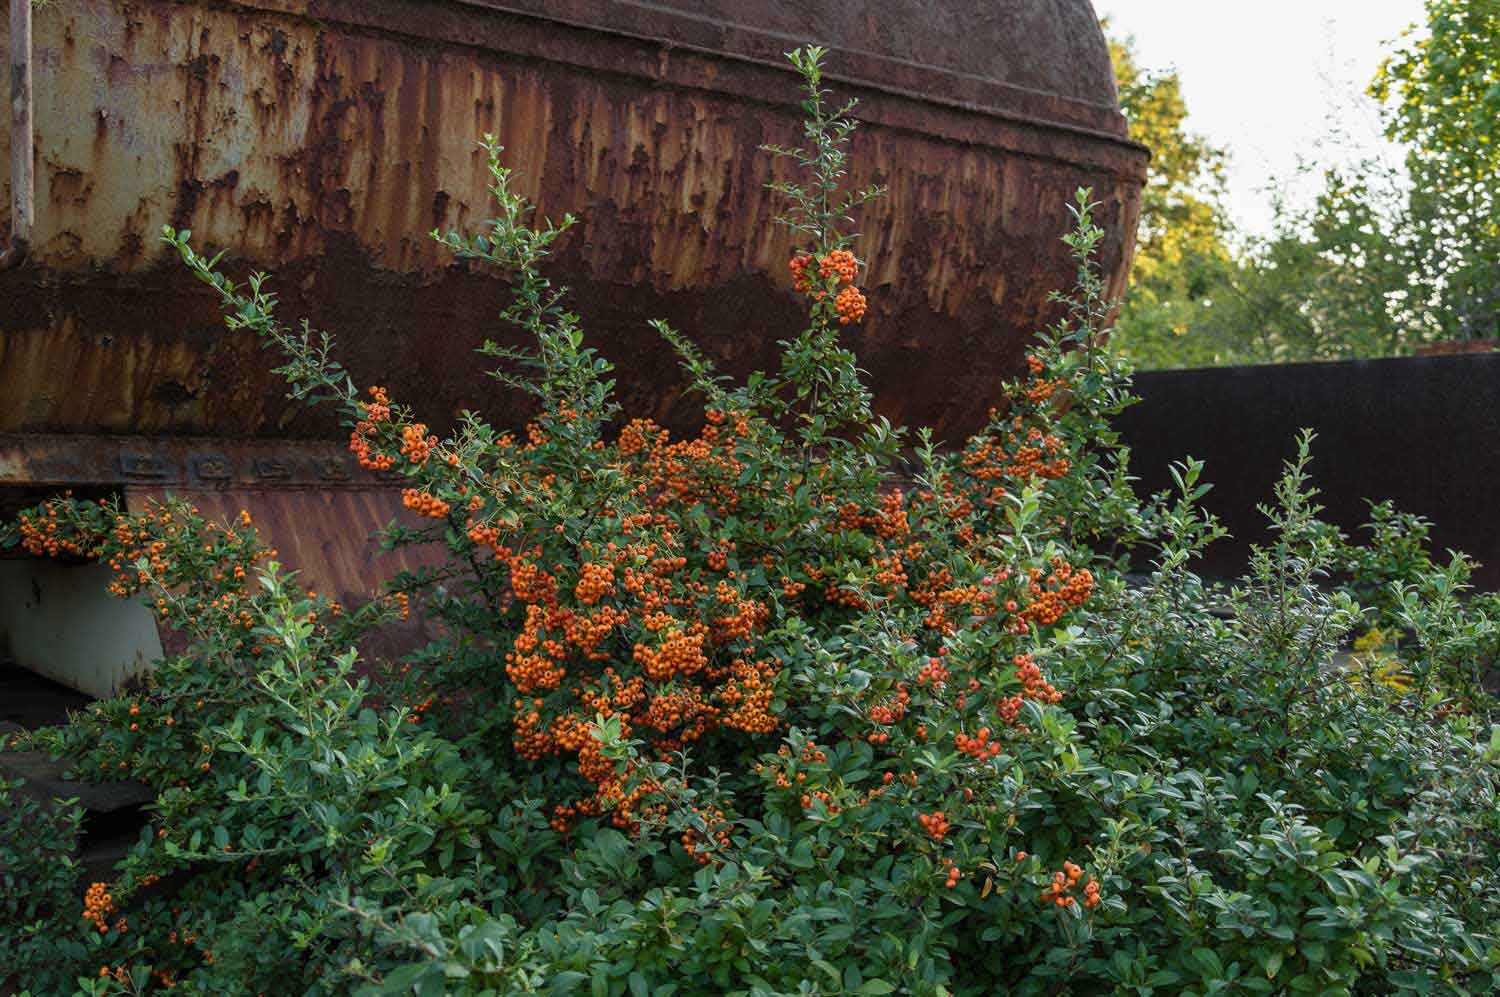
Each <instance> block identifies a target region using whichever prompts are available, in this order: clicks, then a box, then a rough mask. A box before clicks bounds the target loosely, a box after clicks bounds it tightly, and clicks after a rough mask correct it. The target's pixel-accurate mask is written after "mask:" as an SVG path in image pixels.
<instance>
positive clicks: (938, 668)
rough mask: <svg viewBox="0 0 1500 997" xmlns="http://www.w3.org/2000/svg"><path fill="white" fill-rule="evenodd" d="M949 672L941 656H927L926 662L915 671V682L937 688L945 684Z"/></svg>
mask: <svg viewBox="0 0 1500 997" xmlns="http://www.w3.org/2000/svg"><path fill="white" fill-rule="evenodd" d="M950 674H951V673H950V672H949V671H948V666H947V665H945V664H943V659H942V658H928V659H927V664H925V665H923V666H922V668H921V670H920V671H918V672H917V684H918V685H930V686H932V687H933V688H934V689H938V688H941V687H942V686H944V685H946V684H947V682H948V679H949V677H950Z"/></svg>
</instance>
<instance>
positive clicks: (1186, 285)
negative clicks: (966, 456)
mask: <svg viewBox="0 0 1500 997" xmlns="http://www.w3.org/2000/svg"><path fill="white" fill-rule="evenodd" d="M1109 27H1110V26H1109V22H1108V21H1106V22H1105V31H1106V34H1109ZM1109 51H1110V57H1111V59H1112V61H1113V62H1114V67H1115V77H1116V81H1117V85H1118V87H1119V92H1120V107H1121V109H1122V110H1123V111H1124V113H1125V117H1126V118H1127V119H1128V120H1129V122H1130V131H1131V137H1132V138H1134V139H1135V140H1136V141H1139V142H1142V143H1144V144H1145V145H1146V146H1148V147H1150V149H1151V167H1150V172H1149V173H1148V175H1147V181H1146V188H1145V190H1144V191H1143V192H1142V195H1141V222H1140V228H1139V229H1138V231H1137V235H1136V252H1135V264H1134V268H1133V270H1132V272H1131V274H1132V275H1131V293H1130V295H1129V297H1128V298H1127V300H1126V301H1125V303H1124V305H1123V306H1122V310H1121V313H1120V316H1119V319H1118V321H1117V323H1116V327H1115V339H1116V344H1117V346H1118V347H1119V348H1121V349H1123V350H1124V351H1126V352H1127V353H1129V354H1130V355H1131V356H1133V357H1134V358H1135V359H1136V360H1137V361H1138V362H1139V363H1141V364H1143V365H1146V366H1166V365H1175V364H1177V363H1179V362H1181V361H1183V360H1185V359H1186V360H1190V361H1196V362H1198V363H1212V362H1214V358H1215V356H1216V355H1217V354H1218V353H1221V352H1223V344H1216V343H1214V342H1210V341H1208V338H1205V337H1202V336H1199V335H1189V332H1190V330H1195V329H1197V328H1198V327H1199V325H1200V312H1202V311H1205V310H1207V309H1209V308H1211V307H1212V300H1211V296H1210V294H1209V291H1210V289H1211V288H1212V287H1214V286H1215V285H1216V284H1217V283H1218V282H1219V281H1220V280H1222V278H1223V273H1224V271H1225V270H1226V269H1230V268H1232V267H1233V265H1234V263H1233V254H1232V253H1231V251H1230V248H1229V245H1228V241H1227V240H1228V236H1229V232H1230V222H1229V218H1228V216H1227V214H1226V213H1225V210H1224V206H1223V196H1224V170H1225V165H1226V162H1227V155H1226V153H1225V151H1224V150H1223V149H1220V148H1218V147H1217V146H1214V145H1213V144H1211V143H1210V142H1209V141H1208V140H1207V139H1206V138H1204V137H1203V136H1202V135H1198V134H1196V133H1194V132H1191V131H1189V130H1188V129H1187V127H1186V121H1187V114H1188V109H1187V103H1186V101H1185V100H1184V99H1183V96H1182V81H1181V79H1180V78H1179V77H1178V75H1177V73H1176V72H1175V71H1174V70H1166V71H1150V70H1147V69H1145V68H1144V67H1142V66H1141V63H1140V58H1139V54H1138V52H1137V51H1136V48H1135V42H1134V39H1133V38H1130V37H1123V38H1122V37H1117V36H1114V35H1112V34H1110V35H1109Z"/></svg>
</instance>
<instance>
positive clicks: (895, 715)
mask: <svg viewBox="0 0 1500 997" xmlns="http://www.w3.org/2000/svg"><path fill="white" fill-rule="evenodd" d="M910 707H911V693H910V692H908V691H907V689H906V683H905V682H897V683H896V695H895V696H893V697H892V698H891V699H889V700H887V701H886V702H884V703H879V704H877V705H875V706H872V707H870V720H871V721H872V722H873V723H877V724H894V723H899V722H900V721H901V718H902V717H904V716H906V711H907V710H908V709H909V708H910Z"/></svg>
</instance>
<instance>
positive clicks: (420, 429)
mask: <svg viewBox="0 0 1500 997" xmlns="http://www.w3.org/2000/svg"><path fill="white" fill-rule="evenodd" d="M437 443H438V438H437V437H436V436H429V435H427V427H426V426H424V425H423V424H422V423H420V422H414V423H412V424H411V425H410V426H405V427H403V428H402V430H401V456H403V457H405V458H406V459H407V460H409V461H411V462H412V463H413V464H423V463H426V461H427V458H428V457H429V456H431V454H432V451H433V448H434V447H436V446H437Z"/></svg>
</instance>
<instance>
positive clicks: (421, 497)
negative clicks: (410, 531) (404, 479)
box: [401, 488, 449, 519]
mask: <svg viewBox="0 0 1500 997" xmlns="http://www.w3.org/2000/svg"><path fill="white" fill-rule="evenodd" d="M401 504H402V505H404V506H405V507H406V508H408V509H410V510H412V511H413V512H415V513H417V514H418V515H422V516H427V517H428V518H430V519H446V518H447V517H448V511H449V505H448V503H447V502H444V501H443V500H442V499H440V498H438V497H437V496H436V495H429V494H427V493H426V492H422V491H418V490H417V489H415V488H403V489H401Z"/></svg>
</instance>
